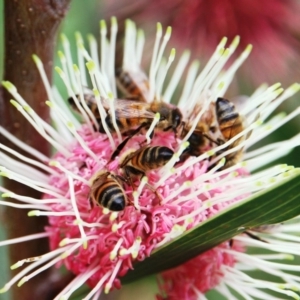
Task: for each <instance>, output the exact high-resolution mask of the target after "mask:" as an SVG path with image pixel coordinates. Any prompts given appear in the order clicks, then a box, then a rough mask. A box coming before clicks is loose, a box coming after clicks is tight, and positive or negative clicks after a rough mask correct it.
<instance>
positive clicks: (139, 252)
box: [45, 126, 236, 299]
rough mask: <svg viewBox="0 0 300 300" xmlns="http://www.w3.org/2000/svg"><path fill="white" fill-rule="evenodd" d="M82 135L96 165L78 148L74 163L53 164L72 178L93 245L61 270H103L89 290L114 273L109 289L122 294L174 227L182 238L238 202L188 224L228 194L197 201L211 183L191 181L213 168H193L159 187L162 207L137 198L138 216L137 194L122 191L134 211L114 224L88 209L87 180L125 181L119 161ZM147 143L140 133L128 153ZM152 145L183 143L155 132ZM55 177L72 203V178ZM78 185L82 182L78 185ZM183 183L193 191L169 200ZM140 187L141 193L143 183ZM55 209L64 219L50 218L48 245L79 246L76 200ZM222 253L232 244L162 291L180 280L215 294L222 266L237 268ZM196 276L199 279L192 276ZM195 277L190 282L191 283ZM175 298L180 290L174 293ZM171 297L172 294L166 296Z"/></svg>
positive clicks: (95, 138) (146, 195)
mask: <svg viewBox="0 0 300 300" xmlns="http://www.w3.org/2000/svg"><path fill="white" fill-rule="evenodd" d="M79 134H80V136H81V137H82V138H83V139H84V141H85V143H86V145H87V146H88V147H89V149H91V150H92V151H93V152H94V153H95V154H96V156H97V157H98V158H99V161H98V162H96V161H95V159H94V158H91V157H90V156H89V155H88V154H87V153H86V151H85V150H84V149H83V148H82V147H81V146H80V145H79V144H78V143H76V144H74V145H73V146H72V147H70V149H69V150H70V151H71V152H72V155H71V156H70V157H68V158H65V156H63V155H60V154H59V153H58V154H56V156H55V157H54V160H55V161H57V162H59V164H60V165H61V166H63V167H64V168H65V169H67V170H68V171H69V172H71V173H73V175H74V179H73V182H74V195H75V199H76V206H77V209H78V211H79V215H80V221H79V222H81V224H82V228H83V230H84V234H85V236H86V239H87V240H88V242H87V247H86V248H85V247H83V246H82V245H80V247H78V248H77V249H76V250H75V251H74V253H72V255H69V256H67V257H66V258H65V259H64V264H65V266H66V267H67V268H68V269H69V270H71V271H72V272H74V273H75V274H82V273H84V272H85V271H86V270H87V269H88V268H89V267H91V266H94V267H95V266H101V267H99V269H97V271H95V272H94V274H92V275H91V276H90V278H89V279H88V284H89V285H90V286H91V287H94V286H95V285H96V284H97V283H98V282H99V280H100V279H101V278H103V276H105V274H106V275H108V274H112V275H111V276H108V277H110V278H111V279H110V280H111V282H112V286H113V287H115V288H119V287H120V280H119V278H120V277H122V276H123V275H125V274H126V273H127V271H128V270H129V269H132V268H133V265H132V264H133V261H135V260H139V261H142V260H144V259H145V258H146V257H147V256H150V255H151V252H152V251H153V249H155V248H156V247H157V246H160V245H161V244H163V243H164V242H168V241H169V240H170V239H172V237H173V236H172V231H173V230H174V228H176V226H179V228H181V229H182V232H184V231H185V230H188V229H190V228H192V227H194V226H196V225H197V224H199V223H200V222H202V221H204V220H206V219H207V218H209V217H211V216H212V215H214V214H216V213H217V212H219V211H220V210H221V209H222V208H224V207H227V206H228V205H229V204H230V203H232V202H234V201H236V199H233V200H230V201H228V202H226V203H225V204H224V202H223V203H222V204H219V205H213V206H211V207H209V208H207V209H202V211H201V212H199V213H198V214H196V215H192V217H191V214H192V213H193V212H195V211H197V210H199V209H200V210H201V207H202V205H203V203H204V202H205V201H206V200H209V199H211V197H212V196H213V195H215V194H218V193H223V191H224V188H223V189H220V188H218V189H217V188H216V189H213V190H210V191H208V192H205V193H204V192H202V193H199V194H198V195H196V196H193V194H194V192H195V191H197V190H200V189H201V188H202V187H203V185H204V184H207V183H208V181H204V182H203V184H202V185H201V184H197V185H193V181H194V180H196V179H197V178H199V177H201V175H203V174H205V172H206V171H207V166H208V162H207V161H202V162H198V163H195V164H193V165H192V166H191V167H188V168H187V169H186V170H184V171H181V172H179V173H177V174H173V175H170V176H169V178H167V179H166V180H165V182H164V183H163V184H162V185H161V186H159V187H158V188H157V192H158V193H159V194H160V195H161V197H162V200H159V199H158V197H157V196H156V195H155V193H154V192H153V191H152V190H150V189H148V188H147V186H145V187H144V189H143V190H142V192H141V194H140V196H139V199H138V204H139V208H138V209H137V208H136V207H134V205H133V200H132V192H133V191H132V187H131V186H127V185H125V192H126V194H127V196H128V199H129V205H128V206H127V207H126V208H125V210H124V211H122V212H120V213H118V214H116V216H115V217H112V216H113V213H111V212H110V213H108V212H106V211H105V210H103V208H102V207H101V206H91V203H90V201H89V192H90V187H89V185H88V184H87V182H88V181H89V182H90V179H91V178H92V177H93V176H94V175H95V174H96V173H97V172H99V170H102V169H107V170H109V171H111V172H115V173H116V174H121V173H120V170H119V168H118V165H119V164H118V159H119V158H117V159H116V160H115V161H113V162H111V163H109V164H108V162H109V160H110V156H111V154H112V149H111V145H110V143H109V141H108V139H107V136H106V135H103V134H101V133H91V132H90V130H89V129H88V128H87V127H86V126H83V127H82V128H81V130H80V131H79ZM143 139H144V136H143V135H141V134H140V135H137V136H135V137H133V138H132V139H131V140H130V141H129V142H128V144H127V145H126V147H125V149H124V151H126V150H128V149H132V148H133V149H138V148H139V147H140V143H141V142H142V141H143ZM151 145H161V146H167V147H170V148H171V149H173V150H174V151H175V149H176V147H177V146H178V142H177V140H176V139H175V137H174V134H173V133H169V132H164V133H156V134H155V136H154V138H153V139H152V141H151ZM54 168H55V167H54ZM56 171H57V172H58V175H52V176H51V180H50V184H51V185H52V186H54V187H56V188H58V189H59V190H60V191H61V193H62V194H64V195H63V196H64V198H65V199H70V198H71V197H72V195H71V192H72V191H71V188H70V185H69V181H68V177H67V176H66V174H65V173H64V172H62V171H61V169H56ZM147 175H148V178H149V181H148V182H149V184H150V185H154V183H156V182H158V180H159V178H160V177H159V176H160V175H159V170H155V171H151V172H150V173H149V174H147ZM76 176H77V177H76ZM76 178H78V179H76ZM80 178H82V179H83V180H79V179H80ZM84 180H85V181H84ZM185 182H190V186H189V187H187V188H186V189H185V190H183V191H182V192H180V193H179V194H178V195H176V196H174V197H171V198H170V197H168V196H170V194H171V193H172V192H174V191H176V190H177V189H178V188H180V187H181V186H182V185H183V184H184V183H185ZM210 183H212V182H210ZM136 184H137V186H138V184H139V182H137V183H136ZM228 188H230V187H228ZM45 198H51V196H50V195H45ZM165 200H167V201H165ZM51 210H52V211H53V212H65V214H63V215H58V216H50V217H49V226H48V227H47V231H48V232H50V233H51V236H50V245H51V249H52V250H54V249H57V248H58V247H59V246H61V243H62V241H64V240H65V241H66V240H68V241H69V242H71V241H73V242H74V244H75V243H76V242H78V239H80V238H83V236H82V232H81V231H80V226H79V225H78V219H76V216H75V215H74V213H72V212H73V211H74V208H73V206H72V203H71V201H67V202H65V201H62V202H61V203H60V204H51ZM76 220H77V222H76ZM175 225H176V226H175ZM174 226H175V227H174ZM223 247H228V243H224V244H223V245H221V246H219V247H216V248H214V249H213V250H210V251H208V252H206V253H204V254H202V255H200V256H198V257H197V258H196V259H193V260H192V261H190V262H187V263H186V264H184V265H182V266H180V267H179V268H177V269H174V271H173V270H172V271H168V272H166V273H164V274H163V277H164V278H165V279H166V284H165V287H164V289H165V290H170V288H171V286H173V284H175V285H176V284H177V283H178V284H179V282H178V280H179V281H181V279H180V278H181V277H182V276H183V277H185V278H186V280H188V281H189V282H190V284H195V286H196V287H197V288H198V289H199V291H206V290H208V289H210V288H213V287H214V286H215V285H216V284H217V283H218V277H220V278H221V277H222V274H221V272H220V270H219V267H220V265H222V264H228V265H233V264H234V261H233V259H232V258H231V257H230V255H228V254H223V253H222V249H223ZM195 264H196V265H195ZM191 266H192V267H191ZM195 272H196V273H197V274H194V273H195ZM172 274H173V275H172ZM187 274H188V276H187ZM216 274H218V276H216ZM194 275H197V276H194ZM112 277H113V278H112ZM192 278H193V280H191V279H192ZM190 280H191V281H190ZM170 281H172V282H173V284H171V283H170ZM106 282H108V279H107V281H106ZM181 283H182V282H181ZM180 286H181V284H180ZM172 289H173V288H172ZM174 292H176V291H175V290H174ZM181 292H182V293H187V294H190V293H192V291H191V290H190V291H184V290H182V291H181ZM168 294H170V293H169V291H168ZM181 299H184V298H181ZM189 299H191V298H189Z"/></svg>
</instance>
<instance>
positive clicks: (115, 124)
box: [108, 94, 122, 143]
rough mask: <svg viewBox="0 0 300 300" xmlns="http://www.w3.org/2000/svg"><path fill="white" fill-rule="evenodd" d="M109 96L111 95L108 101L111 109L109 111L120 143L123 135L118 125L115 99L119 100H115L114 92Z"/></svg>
mask: <svg viewBox="0 0 300 300" xmlns="http://www.w3.org/2000/svg"><path fill="white" fill-rule="evenodd" d="M108 96H109V98H108V103H109V109H110V110H109V111H110V113H111V120H112V124H113V126H114V129H115V131H116V133H117V136H118V140H119V143H121V142H122V135H121V132H120V129H119V127H118V125H117V121H116V111H115V101H118V100H115V99H114V98H113V95H112V94H109V95H108Z"/></svg>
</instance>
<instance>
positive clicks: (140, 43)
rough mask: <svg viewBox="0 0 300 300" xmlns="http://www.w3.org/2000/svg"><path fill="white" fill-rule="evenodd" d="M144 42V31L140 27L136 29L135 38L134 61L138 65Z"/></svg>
mask: <svg viewBox="0 0 300 300" xmlns="http://www.w3.org/2000/svg"><path fill="white" fill-rule="evenodd" d="M144 44H145V35H144V31H143V30H141V29H138V31H137V40H136V62H137V64H138V65H141V61H142V55H143V49H144Z"/></svg>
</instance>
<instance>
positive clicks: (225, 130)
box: [216, 98, 251, 169]
mask: <svg viewBox="0 0 300 300" xmlns="http://www.w3.org/2000/svg"><path fill="white" fill-rule="evenodd" d="M216 115H217V120H218V126H219V129H220V132H221V133H222V137H221V138H218V139H217V144H218V145H221V144H224V143H225V142H227V141H229V140H230V139H232V138H233V137H235V136H236V135H238V134H239V133H240V132H242V131H243V130H244V129H245V121H244V118H243V117H242V116H241V115H240V114H239V113H238V112H237V111H236V109H235V106H234V104H233V103H232V102H230V101H229V100H227V99H224V98H218V99H217V101H216ZM250 134H251V133H250ZM250 134H248V135H247V136H246V137H245V136H241V137H240V138H238V139H237V140H235V141H234V142H233V143H231V144H230V145H229V146H228V147H226V148H225V149H222V150H221V151H218V152H217V153H216V155H219V154H221V153H223V152H225V151H227V150H229V149H232V148H234V147H236V146H238V145H239V144H240V143H241V142H243V141H244V140H245V139H247V138H248V137H249V136H250ZM242 154H243V148H241V149H239V150H237V151H236V152H233V153H230V154H228V155H227V156H226V162H225V165H224V166H223V167H222V169H226V168H228V167H231V166H233V165H235V164H236V163H237V162H239V161H240V160H241V157H242Z"/></svg>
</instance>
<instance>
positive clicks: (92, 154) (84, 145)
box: [46, 101, 100, 163]
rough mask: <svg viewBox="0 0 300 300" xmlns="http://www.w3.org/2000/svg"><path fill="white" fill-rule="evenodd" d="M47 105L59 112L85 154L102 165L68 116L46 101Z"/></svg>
mask: <svg viewBox="0 0 300 300" xmlns="http://www.w3.org/2000/svg"><path fill="white" fill-rule="evenodd" d="M46 104H47V105H48V106H49V107H50V108H51V109H53V110H55V111H56V112H57V116H58V117H59V118H60V119H61V120H62V122H63V123H64V125H65V126H66V128H68V129H69V130H70V132H71V133H72V134H73V136H74V137H75V138H76V139H77V141H78V143H79V144H80V145H81V147H82V148H83V149H84V150H85V152H86V153H87V154H88V155H89V156H90V157H92V158H93V159H94V160H95V161H96V162H98V163H100V161H99V158H98V157H97V155H96V154H95V153H94V152H93V151H92V150H91V149H90V148H89V147H88V145H87V144H86V143H85V141H84V140H83V138H82V137H81V136H80V135H79V134H78V133H77V131H76V129H75V126H74V124H73V123H72V122H71V121H70V120H68V119H67V116H65V115H64V113H63V111H61V110H60V109H59V107H58V106H57V105H56V104H55V103H53V102H50V101H46Z"/></svg>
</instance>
